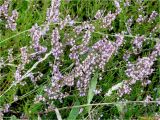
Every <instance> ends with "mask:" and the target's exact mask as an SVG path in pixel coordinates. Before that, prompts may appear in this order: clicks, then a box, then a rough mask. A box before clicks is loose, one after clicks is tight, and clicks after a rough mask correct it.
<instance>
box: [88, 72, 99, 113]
mask: <svg viewBox="0 0 160 120" xmlns="http://www.w3.org/2000/svg"><path fill="white" fill-rule="evenodd" d="M97 79H98V72H96V73H95V74H94V77H93V78H92V79H91V81H90V85H89V91H88V98H87V104H90V103H91V101H92V99H93V96H94V92H93V91H94V90H95V89H96V85H97ZM90 109H91V107H88V111H90Z"/></svg>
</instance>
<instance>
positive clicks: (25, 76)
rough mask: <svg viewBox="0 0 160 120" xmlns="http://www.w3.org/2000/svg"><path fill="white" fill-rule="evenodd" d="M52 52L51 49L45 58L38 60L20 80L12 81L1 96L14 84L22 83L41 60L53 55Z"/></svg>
mask: <svg viewBox="0 0 160 120" xmlns="http://www.w3.org/2000/svg"><path fill="white" fill-rule="evenodd" d="M51 53H52V52H51V51H50V52H48V53H47V54H46V55H45V56H44V58H42V59H41V60H39V61H37V62H36V63H35V64H34V65H33V66H32V67H31V68H30V69H29V70H28V71H27V72H26V73H25V74H24V75H23V76H22V77H21V79H20V80H18V81H16V82H14V83H12V84H11V86H10V87H9V88H8V89H7V90H6V91H5V92H4V93H3V94H1V95H0V98H1V97H2V96H3V95H4V94H5V93H7V92H8V91H9V90H10V89H11V88H12V87H13V86H14V85H16V84H18V83H20V82H21V81H22V80H23V79H25V78H27V77H28V75H29V74H30V72H31V71H32V70H34V69H35V68H36V67H37V65H38V64H39V63H41V62H43V61H44V60H46V59H47V58H48V56H50V55H51Z"/></svg>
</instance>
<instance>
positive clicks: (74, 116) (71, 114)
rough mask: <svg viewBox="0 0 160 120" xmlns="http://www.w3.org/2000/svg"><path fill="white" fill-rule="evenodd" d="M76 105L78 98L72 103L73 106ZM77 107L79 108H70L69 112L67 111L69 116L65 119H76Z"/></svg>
mask: <svg viewBox="0 0 160 120" xmlns="http://www.w3.org/2000/svg"><path fill="white" fill-rule="evenodd" d="M77 105H80V103H79V101H78V100H77V101H76V102H75V103H74V106H77ZM79 109H80V108H72V110H71V112H70V113H69V116H68V118H67V120H76V118H77V116H78V114H79Z"/></svg>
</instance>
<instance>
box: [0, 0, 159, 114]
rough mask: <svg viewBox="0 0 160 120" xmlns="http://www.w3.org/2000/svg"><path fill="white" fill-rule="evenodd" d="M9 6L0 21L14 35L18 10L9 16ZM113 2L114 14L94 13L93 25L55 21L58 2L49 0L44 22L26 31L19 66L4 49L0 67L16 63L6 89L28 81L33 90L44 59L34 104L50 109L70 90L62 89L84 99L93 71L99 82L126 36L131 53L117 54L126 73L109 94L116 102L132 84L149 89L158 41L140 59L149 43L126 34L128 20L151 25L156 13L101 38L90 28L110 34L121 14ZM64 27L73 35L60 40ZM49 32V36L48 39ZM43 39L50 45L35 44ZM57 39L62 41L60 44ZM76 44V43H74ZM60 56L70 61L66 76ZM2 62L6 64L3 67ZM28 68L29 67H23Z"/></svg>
mask: <svg viewBox="0 0 160 120" xmlns="http://www.w3.org/2000/svg"><path fill="white" fill-rule="evenodd" d="M10 3H11V1H9V0H5V1H4V3H3V4H2V5H1V6H0V18H1V21H5V23H6V29H7V28H8V29H11V30H12V31H14V30H16V26H17V23H16V20H17V19H18V12H17V10H13V11H12V13H11V15H10V14H9V5H10ZM113 4H114V5H115V10H114V11H105V10H103V9H100V10H98V11H97V13H96V14H95V16H94V20H93V21H83V22H77V21H76V19H75V18H72V17H71V15H67V16H66V17H65V18H63V19H62V18H61V17H60V15H61V12H60V5H61V1H60V0H52V1H51V5H50V7H49V8H48V9H47V13H46V20H45V21H44V23H43V24H42V25H38V24H37V23H35V24H34V25H33V26H32V27H31V28H30V30H29V32H30V39H31V44H30V46H23V47H21V48H20V50H19V51H20V55H21V57H20V59H21V62H19V63H18V64H16V63H17V62H15V60H14V59H15V58H14V55H13V53H14V49H9V50H8V59H4V58H3V57H1V58H0V69H3V68H5V67H7V65H13V64H16V65H15V66H16V70H15V73H14V81H13V83H11V84H10V87H9V88H8V90H11V89H12V88H13V87H15V86H18V85H19V84H20V85H22V86H24V85H25V84H27V82H25V80H26V79H30V80H31V81H32V83H33V84H34V85H35V86H37V82H38V81H40V80H41V79H42V78H43V77H44V76H46V75H44V74H43V72H42V70H41V69H38V65H39V64H41V63H43V62H45V61H49V60H50V61H49V62H48V64H49V67H50V68H51V69H50V71H51V76H50V77H49V84H47V85H46V86H45V87H44V90H43V93H44V94H40V95H37V96H36V97H35V99H34V101H35V102H41V101H43V102H46V104H48V105H50V103H51V101H52V100H59V101H60V102H63V99H64V98H66V97H67V96H69V95H70V91H65V92H64V90H63V88H64V87H65V86H68V87H71V88H74V89H75V90H78V91H79V92H78V93H79V95H80V96H86V95H87V91H88V89H89V84H90V82H91V79H92V77H93V75H94V74H95V72H96V71H98V72H99V80H101V81H103V80H104V78H103V74H105V72H106V63H107V62H109V61H110V59H111V58H112V56H116V55H117V54H119V52H118V51H119V49H121V48H122V47H123V46H124V45H125V44H126V42H127V41H126V39H125V38H126V37H130V38H131V39H132V40H131V42H130V45H131V46H132V47H131V48H132V49H129V50H127V51H125V52H124V54H123V56H122V59H124V60H125V63H126V68H125V69H126V70H125V71H124V72H125V74H126V80H122V84H119V86H117V88H113V90H112V91H116V93H117V96H118V98H121V97H123V96H124V95H125V94H132V86H133V85H134V84H136V83H137V82H141V84H142V87H145V86H147V85H150V84H151V83H152V81H151V79H150V76H151V75H152V74H153V72H154V71H155V69H154V64H155V62H156V61H157V59H158V57H159V56H160V42H157V43H156V44H155V46H154V48H153V49H152V51H151V52H150V53H149V55H148V56H143V57H141V56H140V54H141V52H142V51H143V45H144V44H146V43H147V42H148V41H149V39H148V38H147V37H146V36H145V35H139V34H137V35H135V36H132V35H130V34H131V32H132V28H131V27H132V24H134V22H136V23H138V24H143V23H144V22H149V23H153V22H154V20H155V19H156V18H157V16H158V12H156V11H152V13H150V15H146V16H144V14H143V15H142V14H139V15H138V16H137V18H136V19H135V18H134V17H133V16H132V17H131V18H128V19H127V20H126V25H127V32H126V31H121V32H119V33H116V34H113V35H110V34H108V35H107V34H105V33H103V32H99V31H97V29H96V28H97V26H94V23H95V22H96V21H98V22H99V26H98V27H100V28H102V29H108V31H112V30H113V25H112V23H113V22H114V21H115V20H116V18H117V17H118V16H119V14H121V12H123V11H122V9H123V8H122V7H123V6H122V4H121V0H114V2H113ZM130 5H131V2H130V0H126V2H125V4H124V6H125V7H127V6H130ZM140 11H143V8H141V9H140ZM53 26H54V27H53ZM68 27H69V28H72V32H73V33H74V36H73V35H70V33H67V32H66V33H65V36H62V35H61V31H63V29H66V28H68ZM50 31H51V34H50V36H48V33H49V32H50ZM127 33H128V34H129V35H128V34H127ZM93 34H100V35H102V36H103V37H102V38H101V39H99V40H97V41H96V42H93V41H92V39H93V38H92V37H93ZM46 36H47V37H49V40H50V41H47V42H48V43H47V45H43V44H42V42H41V40H42V38H44V37H46ZM64 37H65V38H64ZM110 37H112V38H113V39H111V38H110ZM63 38H64V39H65V41H63V40H62V39H63ZM80 40H81V42H79V41H80ZM66 48H69V54H66V53H65V50H66ZM66 55H68V56H67V59H69V60H70V61H71V64H70V66H69V67H70V68H69V69H70V70H69V72H66V73H64V72H63V70H62V69H63V68H62V67H63V65H64V61H65V58H66V57H65V56H66ZM131 56H138V58H137V59H136V60H135V61H131V60H130V58H131ZM6 61H7V62H8V63H6ZM28 66H31V67H30V68H28ZM42 69H43V68H42ZM48 69H49V68H48ZM8 90H6V92H4V93H3V92H2V93H1V94H2V95H1V97H2V96H3V95H4V94H6V93H7V92H8ZM93 92H94V94H95V95H98V94H101V93H102V92H106V94H105V96H110V95H111V94H112V92H111V91H109V94H108V93H107V91H103V89H102V88H101V87H97V88H96V89H95V90H94V91H93ZM18 99H19V98H18V96H17V95H15V96H14V98H13V101H15V102H16V101H18ZM153 99H154V98H152V96H151V95H149V94H148V95H147V96H146V99H145V100H144V101H146V102H147V103H148V102H149V101H151V100H153ZM50 100H51V101H50ZM3 106H4V107H3V110H1V111H0V114H2V113H6V112H9V111H10V104H9V103H6V104H4V105H3ZM48 108H49V107H48ZM46 110H47V109H46Z"/></svg>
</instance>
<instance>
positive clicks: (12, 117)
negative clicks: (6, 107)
mask: <svg viewBox="0 0 160 120" xmlns="http://www.w3.org/2000/svg"><path fill="white" fill-rule="evenodd" d="M10 120H19V119H17V117H16V116H15V115H12V116H11V119H10Z"/></svg>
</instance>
